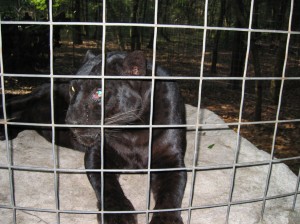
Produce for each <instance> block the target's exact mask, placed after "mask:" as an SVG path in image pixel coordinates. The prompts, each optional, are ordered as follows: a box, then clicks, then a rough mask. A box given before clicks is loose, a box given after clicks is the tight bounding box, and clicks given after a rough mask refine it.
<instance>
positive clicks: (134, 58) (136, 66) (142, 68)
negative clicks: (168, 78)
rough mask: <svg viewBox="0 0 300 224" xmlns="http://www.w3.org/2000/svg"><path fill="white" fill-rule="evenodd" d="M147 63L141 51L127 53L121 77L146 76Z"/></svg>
mask: <svg viewBox="0 0 300 224" xmlns="http://www.w3.org/2000/svg"><path fill="white" fill-rule="evenodd" d="M146 68H147V62H146V58H145V56H144V53H143V52H142V51H133V52H131V53H129V54H128V55H127V56H126V57H125V58H124V61H123V72H122V73H123V74H122V75H136V76H143V75H146Z"/></svg>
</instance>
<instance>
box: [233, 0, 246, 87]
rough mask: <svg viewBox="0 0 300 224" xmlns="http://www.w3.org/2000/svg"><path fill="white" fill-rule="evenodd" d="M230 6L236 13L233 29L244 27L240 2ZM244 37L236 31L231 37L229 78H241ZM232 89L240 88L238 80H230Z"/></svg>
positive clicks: (244, 50) (243, 59) (242, 7)
mask: <svg viewBox="0 0 300 224" xmlns="http://www.w3.org/2000/svg"><path fill="white" fill-rule="evenodd" d="M232 6H233V8H234V10H235V12H236V25H235V27H241V26H243V27H245V25H246V22H245V18H244V15H243V12H244V4H243V2H242V1H239V0H235V1H233V2H232ZM244 39H245V35H244V33H243V32H240V31H236V32H235V33H234V37H233V49H232V59H231V74H230V76H231V77H242V76H243V71H244V64H245V53H246V49H245V46H244ZM230 87H231V88H232V89H239V88H240V81H239V80H232V81H231V86H230Z"/></svg>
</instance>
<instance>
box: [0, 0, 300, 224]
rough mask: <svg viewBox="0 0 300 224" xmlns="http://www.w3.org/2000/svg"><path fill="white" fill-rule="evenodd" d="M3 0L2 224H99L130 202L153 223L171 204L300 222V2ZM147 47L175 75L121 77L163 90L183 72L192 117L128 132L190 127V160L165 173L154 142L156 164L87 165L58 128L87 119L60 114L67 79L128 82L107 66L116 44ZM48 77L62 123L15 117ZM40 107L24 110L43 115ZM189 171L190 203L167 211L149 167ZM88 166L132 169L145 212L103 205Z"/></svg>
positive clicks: (142, 219)
mask: <svg viewBox="0 0 300 224" xmlns="http://www.w3.org/2000/svg"><path fill="white" fill-rule="evenodd" d="M1 2H2V3H1ZM20 2H21V3H20ZM41 2H43V1H41ZM1 4H3V7H2V5H1ZM4 5H5V7H8V8H5V7H4ZM0 6H1V9H0V10H2V11H1V21H0V25H1V27H0V74H1V95H2V111H1V115H2V118H1V122H0V123H1V136H0V137H1V140H2V142H0V143H1V145H0V149H1V151H0V152H1V155H0V177H1V180H0V192H1V193H0V222H1V223H7V224H10V223H38V222H44V223H97V218H96V214H100V216H101V218H102V221H103V219H104V216H103V214H112V213H118V212H119V213H120V212H121V213H135V214H137V215H138V223H150V221H151V218H152V216H153V214H154V213H158V212H168V211H181V214H182V217H183V222H184V223H187V224H191V223H195V224H196V223H257V222H265V223H289V222H290V223H293V222H294V223H297V222H299V220H300V199H299V194H300V187H299V183H300V168H299V167H300V141H299V133H300V106H299V100H300V72H299V71H300V24H299V21H300V18H299V17H300V16H299V11H300V10H299V9H300V5H299V3H298V2H297V1H294V0H290V1H280V0H277V1H276V3H272V1H267V0H266V1H255V0H247V1H243V2H242V3H241V2H240V1H236V0H226V1H219V0H211V1H210V0H201V1H183V0H176V1H168V0H163V1H158V0H129V1H125V0H124V1H116V0H114V1H105V0H103V1H84V0H81V1H80V0H61V1H54V0H49V1H44V3H39V1H34V0H32V1H11V2H10V3H9V4H8V3H7V1H0ZM88 50H91V51H93V52H95V54H97V55H100V56H101V59H102V61H101V72H99V74H96V75H94V76H88V77H87V76H85V75H81V76H80V75H79V76H78V75H75V74H76V71H77V70H78V69H79V68H80V66H81V64H82V60H83V58H84V55H85V53H86V51H88ZM134 50H142V51H143V52H144V54H145V56H146V58H147V60H148V61H149V62H150V61H152V62H153V63H152V64H151V70H152V71H155V69H156V68H157V67H158V65H159V66H162V67H164V68H166V69H167V70H169V71H170V72H171V74H172V75H171V76H167V77H164V76H156V75H155V72H153V73H152V74H151V76H149V77H143V78H141V77H138V78H136V77H135V78H134V77H131V76H129V77H122V78H121V79H125V80H126V79H128V80H129V79H145V80H150V81H151V82H152V85H153V86H155V84H156V82H157V81H159V80H174V81H176V82H177V83H178V85H179V87H180V91H181V94H182V96H183V98H184V102H185V104H186V114H187V124H186V125H155V124H151V123H150V124H149V125H142V126H139V127H129V128H146V129H148V130H149V139H151V138H152V131H153V130H155V129H156V128H182V127H186V129H187V151H186V155H185V165H186V167H185V168H180V169H178V168H174V169H153V168H152V167H151V147H152V146H151V141H150V144H149V149H148V158H149V161H148V164H149V165H148V167H147V169H123V170H108V169H104V166H103V163H104V161H102V162H101V164H102V165H101V169H97V170H86V169H84V164H83V160H84V158H83V156H84V154H83V152H78V151H74V150H71V149H69V148H70V147H69V148H68V146H66V147H61V146H59V147H58V146H57V145H56V144H55V143H56V142H57V141H58V139H57V136H56V134H55V133H58V132H59V131H61V130H66V129H68V128H70V127H73V126H74V125H68V124H66V123H65V122H64V118H62V119H61V120H59V116H61V114H60V113H57V112H56V111H57V110H58V109H61V105H60V104H59V99H57V97H55V86H56V84H65V85H66V88H69V87H68V83H69V81H70V80H72V79H95V80H99V83H101V84H103V85H104V84H105V82H106V80H109V79H116V77H109V76H105V64H106V59H107V58H108V56H107V53H109V52H123V51H125V52H130V51H134ZM40 86H45V88H48V90H49V92H50V95H49V96H48V98H47V99H46V100H45V101H44V102H42V103H43V104H48V105H51V111H50V117H49V122H47V123H45V122H31V121H30V120H15V118H16V117H17V116H18V114H14V111H13V110H11V109H10V108H9V103H10V102H11V100H13V99H18V97H21V98H22V97H24V96H26V94H30V93H32V92H34V90H36V89H38V87H40ZM153 88H154V87H153ZM153 92H154V91H152V94H151V100H152V102H153V100H154V99H155V95H154V93H153ZM104 94H105V93H104ZM21 98H20V99H21ZM30 105H31V107H32V108H31V109H30V110H29V109H28V108H27V107H26V105H22V107H23V108H24V109H26V110H27V109H28V111H30V112H32V113H34V111H39V110H38V108H37V107H38V105H35V104H34V103H32V104H30ZM102 105H105V102H103V101H102ZM27 106H28V105H27ZM66 106H67V105H66ZM64 110H65V108H64ZM152 110H153V108H152ZM58 111H59V110H58ZM103 113H104V112H103V111H102V115H101V116H104V115H103ZM150 114H151V116H152V115H153V114H152V113H150ZM102 118H103V117H102ZM150 120H152V117H151V118H150ZM75 126H76V125H75ZM81 127H82V128H88V127H93V128H99V130H101V133H104V131H105V130H106V129H110V128H121V129H122V128H128V126H123V127H122V126H117V127H112V126H110V125H108V124H105V123H104V121H103V119H102V122H101V124H100V125H81ZM45 129H47V130H50V132H51V133H52V134H51V135H50V137H49V138H48V139H46V140H47V141H48V142H47V141H46V140H45V139H44V138H42V137H41V136H40V135H38V134H37V133H36V132H39V133H40V132H42V131H43V130H45ZM102 136H103V135H102ZM102 142H103V141H102ZM99 150H100V151H101V152H103V145H101V146H99ZM102 158H103V157H102ZM181 169H182V170H186V171H187V173H188V182H187V185H186V191H185V196H184V199H183V202H182V206H181V208H175V209H169V210H168V209H166V210H157V209H154V207H153V203H154V202H153V196H152V195H151V191H150V186H151V183H150V182H151V178H150V174H151V173H154V172H176V171H178V170H181ZM87 171H90V172H98V173H101V175H102V176H103V175H104V173H118V174H122V175H120V176H121V177H120V181H121V185H122V187H123V188H124V191H125V193H126V194H128V197H130V198H131V199H132V202H133V204H134V206H135V211H106V210H105V209H104V206H103V202H102V203H101V204H102V206H103V207H102V209H100V211H98V209H97V207H96V203H97V200H96V199H95V195H94V192H93V190H92V187H91V186H90V185H89V183H88V179H87V177H86V173H87ZM101 184H103V181H102V183H101ZM102 189H103V185H102ZM102 198H103V190H102ZM249 211H250V212H249ZM283 220H284V221H283ZM286 220H287V221H286Z"/></svg>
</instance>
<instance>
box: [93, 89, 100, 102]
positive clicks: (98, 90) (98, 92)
mask: <svg viewBox="0 0 300 224" xmlns="http://www.w3.org/2000/svg"><path fill="white" fill-rule="evenodd" d="M92 97H93V99H94V100H99V99H101V97H102V90H101V89H100V88H98V89H95V90H94V92H93V93H92Z"/></svg>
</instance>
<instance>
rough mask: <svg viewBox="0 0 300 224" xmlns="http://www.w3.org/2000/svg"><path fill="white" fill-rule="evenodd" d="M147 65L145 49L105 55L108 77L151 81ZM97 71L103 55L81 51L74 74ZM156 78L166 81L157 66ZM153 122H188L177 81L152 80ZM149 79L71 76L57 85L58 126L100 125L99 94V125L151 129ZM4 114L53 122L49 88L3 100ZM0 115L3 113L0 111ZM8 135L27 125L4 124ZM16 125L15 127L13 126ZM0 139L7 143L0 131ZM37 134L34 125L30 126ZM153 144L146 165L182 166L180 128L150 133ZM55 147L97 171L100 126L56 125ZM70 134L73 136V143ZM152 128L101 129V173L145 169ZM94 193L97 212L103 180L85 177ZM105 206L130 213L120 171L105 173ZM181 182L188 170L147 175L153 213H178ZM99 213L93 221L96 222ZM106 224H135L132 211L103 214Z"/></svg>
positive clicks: (159, 217) (158, 217)
mask: <svg viewBox="0 0 300 224" xmlns="http://www.w3.org/2000/svg"><path fill="white" fill-rule="evenodd" d="M151 69H152V64H151V62H149V61H146V59H145V58H144V56H143V54H142V52H140V51H136V52H133V53H129V54H128V55H126V54H125V53H109V54H108V55H107V57H106V67H105V75H109V76H127V75H131V76H149V75H151V73H152V71H151ZM99 74H101V56H100V55H99V56H95V55H93V54H92V53H91V52H88V53H87V54H86V57H85V60H84V64H83V66H82V67H81V68H80V69H79V70H78V72H77V75H99ZM155 75H157V76H169V74H168V72H167V71H166V70H164V69H162V68H161V67H159V66H157V68H156V71H155ZM154 84H155V88H154V104H153V120H152V123H153V124H154V125H156V124H164V125H172V124H173V125H176V124H179V125H180V124H185V111H184V104H183V102H182V99H181V96H180V92H179V89H178V86H177V84H176V82H174V81H167V80H165V81H160V80H156V81H155V82H154ZM151 86H152V81H151V80H115V79H107V80H105V88H103V89H102V86H101V79H74V80H73V81H71V84H70V86H69V85H68V84H65V83H56V84H55V85H54V103H55V105H54V106H55V107H54V113H55V114H54V115H55V116H54V117H55V123H58V124H64V123H67V124H76V125H81V124H88V125H99V124H101V101H102V100H103V97H102V96H103V95H102V96H101V94H99V93H101V92H99V91H102V94H104V104H105V107H104V113H105V114H104V124H106V125H149V124H150V101H151V99H150V98H151ZM6 109H7V114H8V118H10V119H11V120H10V121H16V122H34V123H51V104H50V85H49V84H45V85H43V86H41V87H38V88H37V89H36V90H35V91H33V92H32V93H31V94H28V95H25V96H20V97H15V98H12V99H11V100H7V102H6ZM1 112H2V110H1ZM9 127H10V128H9V138H10V139H13V138H15V137H16V136H17V134H18V133H19V132H20V131H22V130H25V129H29V128H30V127H29V126H13V125H10V126H9ZM12 127H14V128H12ZM1 128H2V129H1V131H0V138H1V139H2V140H3V139H5V136H4V130H3V126H2V127H1ZM34 128H35V129H36V127H34ZM152 130H153V132H152V141H151V143H152V144H151V145H152V148H151V165H150V166H151V168H154V169H158V168H178V167H184V166H185V165H184V154H185V148H186V137H185V129H184V128H153V129H152ZM37 131H38V133H39V134H40V135H42V136H43V137H45V138H46V139H47V140H48V141H50V142H51V141H52V131H51V128H47V127H46V128H38V129H37ZM55 134H56V136H55V139H56V144H57V145H61V146H66V147H69V148H73V149H76V150H81V151H85V167H86V168H87V169H100V168H101V153H100V152H101V147H100V146H101V130H100V129H98V128H80V127H78V128H72V129H71V131H70V129H67V128H56V130H55ZM74 136H75V137H76V138H74ZM148 147H149V128H127V129H125V128H106V129H105V130H104V149H103V150H104V168H107V169H124V168H127V169H139V168H143V169H145V168H147V167H148ZM88 178H89V180H90V182H91V184H92V186H93V188H94V190H95V193H96V196H97V199H98V207H99V209H100V207H101V205H100V201H101V175H100V173H97V172H90V173H88ZM104 178H105V181H104V209H105V210H107V211H128V210H129V211H131V210H134V207H133V205H132V204H131V202H130V201H129V200H128V199H127V198H126V196H125V195H124V193H123V191H122V189H121V186H120V184H119V182H118V174H116V173H104ZM185 184H186V172H184V171H176V172H171V171H169V172H165V171H164V172H151V190H152V192H153V194H154V198H155V201H156V204H155V209H169V208H180V207H181V201H182V197H183V193H184V189H185ZM100 217H101V216H100V215H99V216H98V222H99V223H101V218H100ZM104 220H105V221H104V223H105V224H135V223H137V220H136V215H134V214H121V213H120V214H106V215H105V216H104ZM175 223H176V224H181V223H183V222H182V218H181V216H180V212H161V213H154V214H153V217H152V220H151V224H175Z"/></svg>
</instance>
